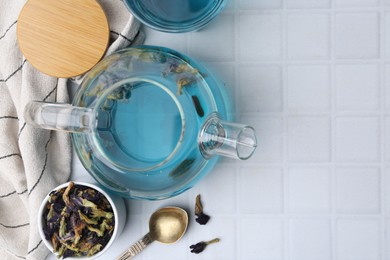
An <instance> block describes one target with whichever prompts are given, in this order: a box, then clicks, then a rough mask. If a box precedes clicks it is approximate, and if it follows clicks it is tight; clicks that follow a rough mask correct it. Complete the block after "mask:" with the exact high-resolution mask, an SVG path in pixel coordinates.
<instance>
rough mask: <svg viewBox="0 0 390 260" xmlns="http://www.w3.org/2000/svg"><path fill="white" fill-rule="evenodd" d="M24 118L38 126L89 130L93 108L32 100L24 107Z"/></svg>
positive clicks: (76, 130) (67, 129)
mask: <svg viewBox="0 0 390 260" xmlns="http://www.w3.org/2000/svg"><path fill="white" fill-rule="evenodd" d="M24 120H25V121H26V123H27V124H29V125H32V126H34V127H38V128H44V129H50V130H62V131H67V132H78V133H81V132H90V131H91V129H92V127H93V124H94V123H93V122H94V116H93V110H92V109H90V108H85V107H74V106H72V105H70V104H58V103H47V102H39V101H33V102H30V103H28V104H27V105H26V107H25V109H24Z"/></svg>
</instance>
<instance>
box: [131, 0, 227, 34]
mask: <svg viewBox="0 0 390 260" xmlns="http://www.w3.org/2000/svg"><path fill="white" fill-rule="evenodd" d="M124 2H125V4H126V6H127V7H128V8H129V9H130V11H131V12H132V13H133V14H134V15H135V16H136V17H137V18H138V19H140V20H141V21H142V22H143V23H145V24H147V25H149V26H150V27H152V28H154V29H157V30H161V31H169V32H184V31H191V30H196V29H199V28H201V27H203V26H204V25H206V24H207V23H208V22H210V20H211V19H212V18H214V17H215V16H216V15H217V14H218V13H219V12H220V11H221V10H222V9H223V7H224V6H225V4H226V0H125V1H124Z"/></svg>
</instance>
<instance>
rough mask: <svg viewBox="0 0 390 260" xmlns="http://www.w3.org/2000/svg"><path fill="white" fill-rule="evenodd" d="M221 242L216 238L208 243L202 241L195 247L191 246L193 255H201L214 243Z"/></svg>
mask: <svg viewBox="0 0 390 260" xmlns="http://www.w3.org/2000/svg"><path fill="white" fill-rule="evenodd" d="M219 241H220V239H219V238H214V239H213V240H210V241H207V242H204V241H202V242H199V243H196V244H194V245H191V246H190V249H191V253H195V254H199V253H201V252H203V250H205V249H206V247H207V246H208V245H210V244H213V243H217V242H219Z"/></svg>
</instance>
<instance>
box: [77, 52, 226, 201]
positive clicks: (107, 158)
mask: <svg viewBox="0 0 390 260" xmlns="http://www.w3.org/2000/svg"><path fill="white" fill-rule="evenodd" d="M105 63H106V64H108V63H109V64H110V66H107V65H106V64H105ZM98 66H102V67H103V68H104V69H105V70H104V73H101V74H98V75H92V76H93V77H91V80H89V81H88V80H87V83H86V84H83V86H85V87H84V89H82V90H80V92H82V93H83V94H82V95H80V96H78V97H76V100H78V101H77V102H76V103H74V105H78V106H85V107H94V111H95V115H96V129H95V130H93V133H92V134H91V135H85V134H78V133H77V134H73V138H74V143H75V145H76V146H79V149H76V150H77V151H79V152H80V154H79V155H80V157H81V158H82V162H83V164H84V166H86V168H87V169H88V170H89V171H90V172H91V173H92V175H93V176H94V177H95V178H96V179H97V180H99V181H100V182H103V183H106V184H107V183H108V184H109V185H110V188H111V189H112V190H114V191H117V192H119V193H120V194H121V195H125V196H127V197H132V198H145V197H146V198H149V199H161V198H165V197H170V196H173V195H176V194H179V193H181V192H183V191H184V190H186V189H188V188H190V187H191V186H192V185H193V184H194V183H195V182H196V181H197V180H198V179H199V178H200V177H201V176H202V175H203V173H205V172H206V171H207V169H210V168H211V167H212V166H213V165H214V164H215V162H216V160H217V159H216V158H212V159H210V160H206V159H205V158H204V155H203V154H202V152H201V150H200V149H199V143H198V139H199V130H200V129H201V127H202V125H203V124H204V123H205V121H206V120H207V119H208V115H210V114H213V113H215V112H218V113H219V115H220V116H221V117H223V118H224V119H226V118H227V110H228V109H227V105H228V104H227V103H226V101H227V100H228V99H227V98H226V97H225V94H224V93H223V92H222V90H221V89H220V87H219V86H218V85H217V83H216V81H215V79H214V78H213V77H212V75H210V73H209V72H207V71H205V70H204V69H203V67H200V65H199V64H196V63H195V62H194V61H192V60H189V59H188V58H187V57H184V56H182V55H180V54H178V53H176V52H174V51H171V50H168V49H165V48H158V47H150V46H148V47H137V48H130V49H127V50H124V51H122V52H118V53H116V54H114V55H112V56H110V57H109V58H108V59H107V58H106V59H105V60H103V62H101V63H100V64H99V65H98ZM96 70H98V71H99V70H101V68H99V67H98V68H96ZM92 74H93V72H92ZM87 138H90V139H91V138H92V140H88V139H87ZM86 143H89V145H85V144H86ZM86 147H90V149H88V148H87V149H86ZM172 187H175V189H172Z"/></svg>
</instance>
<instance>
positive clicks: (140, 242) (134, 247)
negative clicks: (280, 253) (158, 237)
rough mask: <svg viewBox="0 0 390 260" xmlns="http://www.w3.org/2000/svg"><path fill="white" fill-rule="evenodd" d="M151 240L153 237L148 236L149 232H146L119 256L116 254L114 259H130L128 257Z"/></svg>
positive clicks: (137, 252) (138, 251) (134, 254)
mask: <svg viewBox="0 0 390 260" xmlns="http://www.w3.org/2000/svg"><path fill="white" fill-rule="evenodd" d="M153 241H154V239H152V237H151V236H150V233H148V234H146V235H145V236H144V237H143V238H141V239H140V240H138V241H137V242H136V243H135V244H133V245H132V246H131V247H130V248H129V249H127V250H126V251H124V252H123V253H122V254H121V255H120V256H118V257H117V258H116V260H126V259H130V258H132V257H134V256H136V255H137V254H139V253H140V252H141V251H142V250H143V249H144V248H145V247H147V246H148V245H149V244H150V243H152V242H153Z"/></svg>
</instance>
